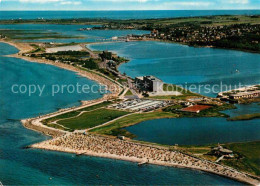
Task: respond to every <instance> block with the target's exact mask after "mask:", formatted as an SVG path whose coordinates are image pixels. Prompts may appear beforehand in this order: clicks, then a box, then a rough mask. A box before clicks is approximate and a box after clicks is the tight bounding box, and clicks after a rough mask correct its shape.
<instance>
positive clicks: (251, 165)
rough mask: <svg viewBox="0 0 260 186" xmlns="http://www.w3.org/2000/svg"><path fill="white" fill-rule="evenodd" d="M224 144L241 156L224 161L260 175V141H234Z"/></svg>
mask: <svg viewBox="0 0 260 186" xmlns="http://www.w3.org/2000/svg"><path fill="white" fill-rule="evenodd" d="M224 146H225V147H226V148H228V149H231V150H232V151H233V152H234V153H237V154H239V155H240V156H241V157H240V158H239V159H233V160H223V161H222V163H224V164H226V165H228V166H231V167H234V168H236V169H239V170H242V171H246V172H249V173H252V174H255V175H258V176H259V175H260V166H259V165H260V156H259V155H260V141H257V142H246V143H232V144H226V145H224Z"/></svg>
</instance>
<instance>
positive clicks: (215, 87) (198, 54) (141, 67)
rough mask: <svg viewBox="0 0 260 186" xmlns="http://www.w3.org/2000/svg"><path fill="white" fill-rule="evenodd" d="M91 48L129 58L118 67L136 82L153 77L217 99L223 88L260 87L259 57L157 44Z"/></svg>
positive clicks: (123, 43)
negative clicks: (149, 76) (136, 79)
mask: <svg viewBox="0 0 260 186" xmlns="http://www.w3.org/2000/svg"><path fill="white" fill-rule="evenodd" d="M88 46H89V47H90V48H91V49H94V50H109V51H113V52H115V53H117V54H118V55H120V56H124V57H127V58H129V59H130V62H128V63H125V64H122V65H121V66H119V71H120V72H121V73H126V74H127V75H129V76H131V77H133V78H134V77H137V76H143V75H154V76H157V77H158V78H160V79H161V80H163V81H164V82H166V83H173V84H177V85H181V86H184V87H186V86H187V87H188V88H189V89H190V90H191V91H194V92H198V93H201V94H203V95H206V96H212V97H215V96H216V95H217V93H218V92H219V91H221V87H222V90H226V89H230V88H234V87H235V86H237V87H238V86H239V85H252V84H259V83H260V71H259V69H260V54H253V53H246V52H241V51H234V50H224V49H213V48H194V47H188V46H186V45H180V44H175V43H166V42H156V41H147V42H121V43H105V44H104V43H103V44H92V45H88ZM192 86H196V87H195V88H193V87H192ZM199 86H201V87H199ZM207 86H208V87H210V89H208V88H207ZM226 86H227V88H226Z"/></svg>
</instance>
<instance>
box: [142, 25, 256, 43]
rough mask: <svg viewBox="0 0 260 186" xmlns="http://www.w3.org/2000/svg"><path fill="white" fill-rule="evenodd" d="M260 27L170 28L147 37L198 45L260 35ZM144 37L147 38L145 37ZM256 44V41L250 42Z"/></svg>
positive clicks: (156, 31)
mask: <svg viewBox="0 0 260 186" xmlns="http://www.w3.org/2000/svg"><path fill="white" fill-rule="evenodd" d="M259 30H260V25H250V24H239V25H229V26H203V27H198V26H182V27H171V28H169V29H167V31H158V30H152V31H151V34H150V35H149V37H151V38H156V39H163V40H170V41H175V42H181V43H188V44H190V43H194V42H195V43H196V42H199V43H200V44H202V43H205V44H208V43H209V42H214V41H216V40H220V39H224V38H227V37H232V36H242V35H245V34H256V35H260V31H259ZM146 37H148V36H147V35H146ZM252 42H253V43H258V41H257V40H256V41H252Z"/></svg>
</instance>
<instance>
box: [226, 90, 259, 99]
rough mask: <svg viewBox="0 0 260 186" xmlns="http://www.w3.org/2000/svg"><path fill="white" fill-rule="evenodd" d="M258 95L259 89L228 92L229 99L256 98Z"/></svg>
mask: <svg viewBox="0 0 260 186" xmlns="http://www.w3.org/2000/svg"><path fill="white" fill-rule="evenodd" d="M257 97H260V90H254V91H249V92H237V93H235V94H230V95H229V98H230V99H234V100H237V99H240V98H257Z"/></svg>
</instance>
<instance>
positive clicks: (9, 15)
mask: <svg viewBox="0 0 260 186" xmlns="http://www.w3.org/2000/svg"><path fill="white" fill-rule="evenodd" d="M256 8H257V7H256ZM257 14H260V10H147V11H4V12H2V13H1V14H0V19H2V20H7V19H38V18H40V19H41V18H44V19H73V18H105V19H151V18H170V17H192V16H211V15H257Z"/></svg>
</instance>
